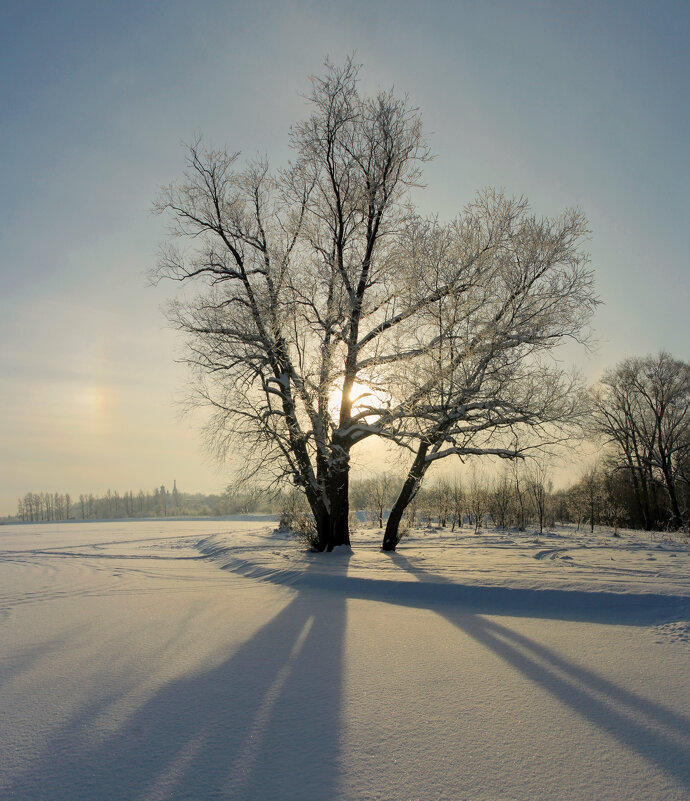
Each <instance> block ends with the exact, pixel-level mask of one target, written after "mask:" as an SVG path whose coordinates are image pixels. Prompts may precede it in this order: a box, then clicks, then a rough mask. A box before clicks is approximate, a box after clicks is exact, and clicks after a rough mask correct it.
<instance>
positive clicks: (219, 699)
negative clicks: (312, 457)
mask: <svg viewBox="0 0 690 801" xmlns="http://www.w3.org/2000/svg"><path fill="white" fill-rule="evenodd" d="M340 571H342V572H343V573H345V572H346V571H347V560H339V564H338V565H337V566H336V572H340ZM325 600H326V601H327V602H324V601H325ZM344 631H345V597H344V596H342V597H341V596H338V597H332V596H328V598H327V599H324V596H323V593H321V592H320V591H318V590H306V591H304V590H303V591H300V592H298V594H297V595H296V596H295V597H294V598H293V599H292V600H291V601H289V602H288V604H287V606H286V607H285V608H284V609H283V610H282V611H281V612H279V613H278V614H277V615H276V616H275V617H274V618H273V619H272V620H270V621H269V622H268V623H267V624H266V625H264V626H263V627H262V628H261V629H259V630H258V631H257V632H256V634H254V636H253V637H252V638H251V639H250V640H249V641H247V642H246V643H245V644H244V645H243V646H241V647H240V648H239V649H238V650H237V651H236V652H235V653H233V655H232V656H231V657H230V658H229V659H227V660H226V661H225V662H223V663H222V664H221V665H219V666H218V667H216V668H214V669H212V670H210V671H208V672H205V673H200V674H197V675H187V676H185V677H184V678H181V679H178V680H176V681H172V682H170V683H168V684H166V685H165V686H164V687H163V688H162V689H160V690H159V691H158V692H157V694H155V695H154V696H153V697H152V698H151V699H150V700H148V701H147V702H146V703H144V705H143V706H141V707H140V708H139V709H138V710H137V711H136V712H135V713H134V714H133V715H132V716H131V717H130V718H128V719H127V721H126V722H125V723H124V724H123V725H122V727H121V728H120V729H118V730H117V731H116V732H115V733H114V734H112V735H110V736H109V737H108V738H107V739H105V741H103V742H102V743H100V744H98V745H97V746H94V745H93V744H90V743H89V742H88V738H87V736H86V735H85V732H87V731H88V728H89V725H90V724H91V722H92V721H93V720H94V719H96V718H97V716H98V715H99V714H101V713H102V712H103V710H104V709H106V708H107V707H108V704H109V703H110V701H111V700H112V699H103V698H101V699H99V700H98V702H96V703H94V704H92V705H91V707H90V708H86V709H83V710H82V711H81V712H80V713H79V715H77V716H74V717H73V718H72V719H71V720H69V721H68V722H67V723H66V724H65V725H64V726H63V727H62V728H61V730H59V731H58V732H57V733H55V734H54V735H53V737H52V738H51V740H50V742H49V743H48V744H47V745H46V747H45V749H44V751H43V753H42V754H41V755H40V757H39V758H38V759H36V760H35V761H33V762H32V764H31V766H30V767H29V769H28V770H27V771H26V772H25V773H24V774H23V775H21V776H19V777H18V778H17V779H16V780H15V781H14V782H13V783H12V784H11V785H10V787H9V788H8V790H9V792H8V797H9V798H11V799H17V800H20V799H21V801H29V800H30V801H40V800H41V799H46V801H48V800H49V801H80V799H84V801H86V800H87V799H88V801H95V799H99V801H135V800H136V801H158V800H159V799H160V801H163V800H164V799H165V800H166V801H170V800H172V799H175V801H183V799H184V800H185V801H212V799H232V801H242V800H243V799H246V800H247V801H262V800H263V799H271V801H275V799H280V801H291V800H294V801H311V799H314V801H316V800H317V799H318V801H322V799H328V798H334V797H337V794H338V790H337V783H338V779H339V775H340V743H341V729H342V726H341V696H342V681H343V678H342V666H343V641H344Z"/></svg>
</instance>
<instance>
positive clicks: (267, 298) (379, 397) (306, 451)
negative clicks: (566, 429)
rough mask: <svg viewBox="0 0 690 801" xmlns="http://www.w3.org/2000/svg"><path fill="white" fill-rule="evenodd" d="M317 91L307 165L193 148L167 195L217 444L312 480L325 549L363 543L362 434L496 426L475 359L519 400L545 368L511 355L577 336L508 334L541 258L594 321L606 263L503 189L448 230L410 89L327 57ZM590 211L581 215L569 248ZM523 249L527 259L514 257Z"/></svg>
mask: <svg viewBox="0 0 690 801" xmlns="http://www.w3.org/2000/svg"><path fill="white" fill-rule="evenodd" d="M307 100H308V102H309V105H310V113H309V115H308V116H307V118H306V120H305V121H303V122H301V123H299V124H298V125H296V126H295V127H294V128H293V129H292V132H291V146H292V148H293V151H294V154H295V158H294V161H293V162H292V163H291V164H289V165H288V166H287V167H286V168H284V169H282V170H272V169H271V168H270V167H269V165H268V163H267V162H265V161H264V160H258V161H253V162H251V161H250V162H249V163H247V164H246V165H245V166H244V167H241V166H240V164H241V162H240V159H239V156H238V154H229V153H227V152H226V151H217V150H208V149H206V148H205V147H204V146H203V145H202V143H201V141H200V140H197V141H195V142H194V143H193V144H192V145H191V147H190V148H189V151H188V160H187V170H186V172H185V175H184V177H183V179H182V180H180V181H179V182H177V183H175V184H172V185H170V186H169V187H167V188H165V189H164V190H162V192H161V194H160V196H159V198H158V200H157V203H156V208H157V209H158V210H159V211H161V212H165V213H167V214H168V215H169V216H170V217H171V219H172V233H173V235H174V236H173V239H172V240H171V241H172V243H173V244H170V245H169V246H168V247H167V248H165V250H164V251H163V252H162V254H161V259H160V262H159V265H158V268H157V276H159V277H163V276H166V277H169V278H172V279H175V280H178V281H182V282H193V281H196V282H200V283H201V285H202V286H203V287H204V289H203V290H202V292H201V294H200V295H199V296H198V297H196V298H194V299H193V300H191V301H190V300H187V301H184V302H182V301H180V302H177V303H175V304H173V305H172V306H171V309H170V316H171V319H172V320H173V322H174V323H175V324H176V325H177V326H178V327H179V328H180V329H181V330H182V331H183V332H185V333H186V334H187V338H188V344H189V347H188V354H187V358H188V361H189V362H190V364H191V365H192V367H193V368H194V370H195V372H196V379H197V380H196V387H197V392H198V397H199V399H200V400H201V402H203V403H205V404H208V405H209V406H210V407H211V408H212V410H213V416H212V420H211V423H210V425H209V437H210V440H211V442H212V443H213V446H214V447H215V448H216V449H217V450H218V451H219V452H220V453H225V452H227V451H228V449H229V448H237V449H239V450H241V451H242V452H243V453H244V454H245V455H246V456H247V458H248V461H249V462H250V463H251V464H252V465H253V467H254V468H255V469H257V470H263V471H269V472H272V473H273V475H274V476H275V477H276V479H278V480H279V479H284V478H285V477H289V478H290V479H291V480H292V481H293V483H294V484H295V485H297V486H299V487H300V488H302V489H303V490H304V492H305V495H306V497H307V500H308V502H309V505H310V508H311V510H312V512H313V515H314V518H315V521H316V530H317V539H316V542H315V547H316V548H317V549H320V550H330V549H331V548H333V547H334V546H337V545H341V544H349V530H348V491H349V468H350V454H351V451H352V448H353V447H354V446H355V445H356V444H357V443H359V442H362V441H363V440H365V439H366V438H368V437H371V436H381V437H385V438H388V439H390V440H393V441H395V442H398V443H401V444H407V445H408V447H413V448H414V447H417V444H418V443H419V442H422V441H424V442H426V441H427V440H429V438H428V436H426V435H425V434H421V435H420V431H424V430H426V429H425V426H426V427H427V428H428V426H429V425H431V426H432V428H433V427H434V426H438V425H439V421H436V422H434V420H433V419H432V418H433V415H435V414H437V410H438V409H443V411H442V412H441V413H442V415H443V416H444V417H443V419H444V420H445V418H446V417H448V416H449V415H450V418H452V420H453V424H452V425H447V424H446V423H445V422H443V423H441V428H442V430H443V437H442V438H441V439H438V438H437V439H436V440H434V441H429V444H428V445H427V448H431V449H432V450H433V449H434V448H435V449H436V450H435V451H434V452H435V453H437V452H438V448H439V447H440V445H438V447H437V443H441V441H442V442H443V443H445V444H449V443H450V445H449V446H450V447H457V446H456V445H454V444H453V440H452V437H456V439H457V437H461V436H464V435H465V433H466V432H465V429H464V428H462V427H458V425H459V422H458V421H460V420H461V419H465V421H470V422H471V423H472V424H473V425H475V426H478V425H479V423H478V420H479V418H478V417H476V416H474V417H473V416H471V415H470V412H471V411H476V412H477V414H479V411H480V405H479V401H478V397H477V395H476V393H472V392H466V395H467V397H466V398H465V399H464V400H462V399H461V391H460V389H459V387H460V385H462V386H463V387H466V386H468V381H469V382H470V385H471V386H474V384H473V383H472V382H473V381H475V379H472V378H471V374H472V373H473V371H474V372H476V373H477V375H479V374H482V376H484V377H483V379H482V381H483V383H482V386H485V387H488V386H489V383H488V382H487V379H486V377H485V376H486V375H487V374H492V375H494V376H495V379H494V380H495V381H498V382H499V384H500V385H501V386H502V387H504V388H505V387H507V386H508V385H511V386H514V389H513V390H511V391H510V392H509V391H508V390H507V389H505V391H504V392H503V395H502V398H503V400H502V403H503V406H504V407H505V406H506V404H508V403H510V404H512V407H513V410H512V412H511V414H514V415H517V414H519V410H518V406H519V405H520V404H521V403H523V401H524V396H525V394H526V393H528V394H534V395H535V398H539V397H542V395H543V389H540V387H543V382H542V383H541V384H539V386H535V381H536V377H535V374H534V373H530V372H529V371H525V370H524V369H523V368H522V366H516V367H514V368H513V367H512V366H511V365H512V364H513V363H514V362H515V363H516V364H517V362H519V365H522V361H521V360H518V359H516V355H517V354H518V353H519V354H523V353H525V354H526V353H527V352H528V351H529V348H530V342H531V343H532V348H534V347H536V346H535V345H534V343H536V342H537V341H538V340H541V339H544V340H546V339H549V338H550V337H552V338H553V335H554V334H556V333H558V334H559V335H564V334H565V333H567V332H566V328H567V325H570V317H567V320H568V322H567V325H564V324H559V325H555V326H550V327H549V325H546V328H545V329H544V330H542V331H541V332H540V331H538V330H535V333H534V335H533V336H532V337H531V339H529V338H528V339H529V342H528V341H527V340H525V341H524V342H522V343H521V348H522V349H520V348H518V349H512V350H511V349H510V348H509V347H507V344H508V340H507V339H506V338H505V336H508V337H510V336H511V334H510V333H508V334H506V335H505V336H503V339H501V338H500V337H499V338H496V337H495V336H493V335H492V334H491V333H490V332H491V331H492V330H493V329H494V328H497V327H498V328H501V330H502V331H508V330H509V327H507V326H506V323H505V322H504V320H505V319H507V318H510V317H511V316H516V315H518V313H519V312H520V307H521V305H525V304H526V303H527V299H528V298H529V297H530V287H531V286H533V285H534V284H535V283H539V282H541V283H542V284H543V283H544V281H543V279H542V278H541V274H540V270H541V266H540V260H541V259H543V258H545V259H547V260H548V269H549V270H551V271H552V273H553V274H554V275H555V274H556V272H557V268H558V267H560V268H562V275H563V279H564V281H566V282H567V280H573V281H574V284H573V286H572V288H571V292H570V299H571V302H572V304H580V305H581V307H582V311H583V315H584V317H586V316H587V314H588V302H589V295H588V294H587V293H588V287H589V274H588V273H587V272H586V271H583V270H581V271H580V272H573V265H569V264H568V263H567V260H566V259H565V258H564V257H561V255H560V253H555V254H551V250H550V248H553V247H554V246H555V242H556V238H557V237H556V236H555V234H554V232H553V231H552V230H551V228H549V227H548V226H547V227H546V228H545V227H544V226H540V224H539V223H538V222H537V221H534V220H532V218H531V217H529V215H528V213H527V209H526V204H525V203H524V201H522V200H519V199H518V200H514V199H508V198H505V197H503V196H502V195H501V194H499V193H494V192H485V193H483V194H481V195H479V196H478V197H477V199H476V200H475V201H474V202H473V203H472V204H470V205H469V206H468V207H467V209H465V211H464V212H463V213H462V214H460V215H459V216H458V218H457V219H456V220H455V221H453V222H452V223H451V224H449V225H444V226H441V225H439V224H438V223H437V222H435V221H434V220H423V219H421V218H420V217H419V216H418V214H416V212H415V211H414V209H413V208H412V207H411V205H410V199H409V190H410V189H411V188H412V187H414V186H416V185H417V184H418V182H419V177H420V167H421V165H422V163H423V162H424V161H425V160H426V159H427V158H428V157H429V151H428V147H427V144H426V141H425V138H424V135H423V132H422V126H421V121H420V118H419V115H418V113H417V111H416V110H415V109H414V108H412V107H411V106H410V105H409V103H408V101H407V100H406V99H405V98H400V97H398V96H396V95H395V94H394V93H393V92H392V91H382V92H379V93H378V94H376V95H375V96H373V97H363V96H362V95H361V94H360V92H359V88H358V68H357V66H356V65H354V64H353V63H352V62H351V61H347V62H346V63H345V64H344V65H343V66H340V67H337V66H333V65H331V64H328V63H327V65H326V72H325V75H324V76H323V77H320V78H314V79H312V89H311V93H310V95H309V96H308V98H307ZM549 225H552V224H551V223H549ZM583 225H584V223H583V220H582V219H581V216H580V215H578V214H569V215H565V216H564V218H563V221H562V229H563V230H562V240H563V247H564V248H565V249H566V250H568V249H570V250H568V252H569V253H570V251H571V250H572V248H574V246H575V242H576V241H577V240H579V238H580V237H581V236H582V234H583V233H584V227H583ZM542 239H543V240H544V241H542ZM178 243H179V244H178ZM573 258H575V257H573ZM523 259H524V260H525V261H526V263H527V264H528V265H529V269H528V272H527V273H520V272H519V271H518V272H515V271H513V272H512V273H511V271H510V270H507V269H506V268H505V265H506V263H507V262H510V261H511V260H512V262H515V261H517V260H523ZM576 261H577V260H576ZM580 266H581V264H580V261H577V269H580ZM511 281H513V282H514V284H511V283H510V282H511ZM501 282H503V284H501ZM523 283H524V284H526V285H525V286H523ZM499 286H500V292H499V300H498V301H497V300H496V298H495V297H494V293H495V290H496V289H497V288H498V287H499ZM551 286H552V289H553V291H554V293H556V294H557V295H558V297H556V296H554V299H553V303H552V306H551V308H549V307H548V304H547V303H546V301H545V307H544V308H542V309H540V310H536V309H535V310H534V311H533V312H530V311H529V309H527V310H526V311H525V312H524V313H523V314H522V317H521V318H520V319H521V320H522V321H523V322H522V324H523V329H524V330H526V327H529V319H530V315H532V316H533V318H534V325H535V327H536V328H538V326H544V325H545V320H546V319H547V318H549V315H551V316H553V317H554V318H555V317H556V316H557V315H558V314H561V315H562V314H563V312H564V308H565V304H566V300H567V297H568V292H567V287H566V286H565V284H563V285H561V284H559V283H558V282H557V281H556V282H555V283H552V285H551ZM563 295H565V296H566V299H563V298H562V297H561V296H563ZM537 311H538V313H537ZM477 324H478V325H480V329H481V330H480V329H477V331H476V332H475V333H474V334H473V333H472V329H473V328H474V327H475V325H477ZM491 343H495V344H494V345H492V344H491ZM492 347H493V348H495V350H496V352H497V353H498V351H501V353H503V354H504V355H503V356H502V357H500V358H502V359H503V361H504V362H505V364H504V368H503V370H502V372H500V376H499V373H498V371H497V370H495V369H494V367H495V365H497V364H498V361H497V360H496V358H497V357H494V356H492V358H491V359H489V360H487V359H486V358H485V357H484V356H482V355H481V354H483V353H485V351H486V349H487V348H492ZM461 350H462V352H463V354H464V355H463V356H462V358H461V357H460V355H459V354H460V351H461ZM482 365H484V366H482ZM461 374H462V375H463V378H462V379H460V378H459V376H460V375H461ZM540 375H541V374H540ZM549 386H550V387H551V388H553V386H554V385H553V382H552V383H551V384H550V385H549ZM482 402H483V403H485V402H484V401H482ZM535 402H536V403H537V405H538V401H535ZM468 404H469V406H468ZM485 405H486V404H485ZM523 405H524V403H523ZM466 407H467V408H466ZM460 408H462V409H463V410H464V411H463V414H464V417H463V414H460ZM486 413H487V414H488V413H489V412H488V411H487V412H486ZM480 428H481V426H480ZM479 436H480V433H479V430H478V431H477V432H475V438H476V437H479ZM425 437H426V438H425Z"/></svg>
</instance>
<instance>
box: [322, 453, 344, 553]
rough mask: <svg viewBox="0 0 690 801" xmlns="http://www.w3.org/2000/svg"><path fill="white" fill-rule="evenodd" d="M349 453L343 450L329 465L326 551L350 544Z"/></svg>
mask: <svg viewBox="0 0 690 801" xmlns="http://www.w3.org/2000/svg"><path fill="white" fill-rule="evenodd" d="M349 479H350V454H349V453H347V452H346V451H344V450H343V453H342V454H341V455H340V456H339V458H337V459H335V460H334V462H333V465H332V466H331V474H330V477H329V482H328V498H329V501H330V506H331V512H330V532H329V541H328V544H327V547H326V550H327V551H332V550H333V548H335V547H337V546H338V545H348V546H349V545H350V500H349V494H350V480H349Z"/></svg>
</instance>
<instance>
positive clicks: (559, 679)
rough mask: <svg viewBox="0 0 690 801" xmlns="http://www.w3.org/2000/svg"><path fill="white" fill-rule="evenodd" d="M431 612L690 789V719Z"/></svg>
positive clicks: (491, 624)
mask: <svg viewBox="0 0 690 801" xmlns="http://www.w3.org/2000/svg"><path fill="white" fill-rule="evenodd" d="M391 558H392V559H394V561H395V563H396V564H397V565H399V566H400V567H401V568H402V569H404V570H406V571H408V572H409V573H412V574H413V575H415V576H416V577H418V578H419V577H420V576H426V578H427V579H433V581H434V582H437V583H441V584H444V583H447V580H446V579H445V578H444V577H442V576H437V575H435V574H432V573H430V572H429V571H426V570H425V569H424V568H422V567H421V566H420V565H418V564H415V563H414V562H413V561H411V560H410V559H408V558H407V557H405V556H403V555H402V554H400V553H397V552H396V553H395V554H391ZM433 609H434V611H435V612H437V613H438V614H439V615H441V616H442V617H444V618H445V619H446V620H448V621H449V622H450V623H452V624H453V625H454V626H456V627H457V628H458V629H460V630H461V631H464V632H465V633H466V634H468V635H470V636H471V637H472V638H473V639H475V640H476V641H477V642H479V643H481V644H482V645H484V646H485V647H486V648H488V649H490V650H491V651H493V652H494V653H495V654H496V655H497V656H499V657H501V659H503V660H504V661H505V662H506V663H508V664H510V665H511V666H512V667H514V668H515V669H516V670H518V671H519V672H520V673H522V674H523V675H524V676H526V677H527V678H528V679H530V680H531V681H533V682H534V683H535V684H538V685H539V686H540V687H541V688H543V689H544V690H546V691H547V692H548V693H549V694H551V695H552V696H553V697H554V698H556V699H557V700H558V701H560V702H561V703H563V704H564V705H566V706H567V707H569V708H570V709H571V710H573V711H574V712H576V713H577V714H578V715H580V716H581V717H582V718H584V719H586V720H587V721H589V722H590V723H592V724H594V725H595V726H597V727H598V728H599V729H601V730H602V731H604V732H606V733H607V734H608V735H610V736H611V737H613V738H614V739H616V740H617V741H618V742H620V743H621V744H623V745H624V746H626V747H627V748H629V749H631V750H633V751H635V752H637V753H638V754H639V755H640V756H642V757H644V758H645V759H646V760H647V761H649V762H650V763H652V764H654V765H656V766H657V767H658V768H660V769H661V770H663V771H664V772H665V773H667V774H668V775H670V776H672V777H673V778H674V779H676V780H677V781H679V782H680V783H682V784H683V785H685V786H688V787H690V761H689V759H688V758H689V757H690V718H688V717H687V716H685V715H682V714H680V713H678V712H674V711H673V710H671V709H668V708H667V707H665V706H663V705H661V704H658V703H656V702H653V701H649V700H648V699H646V698H642V697H640V696H638V695H636V694H635V693H632V692H630V691H628V690H625V689H622V688H621V687H618V686H617V685H616V684H614V683H613V682H612V681H610V680H608V679H606V678H603V677H602V676H599V675H598V674H596V673H595V672H594V671H592V670H588V669H586V668H583V667H580V666H577V665H574V664H572V663H570V662H568V661H567V660H565V659H564V658H563V657H562V656H560V655H559V654H557V653H556V652H554V651H552V650H551V649H549V648H547V647H545V646H544V645H541V644H540V643H538V642H536V641H534V640H532V639H530V638H529V637H526V636H525V635H523V634H519V633H518V632H515V631H513V630H512V629H510V628H508V627H507V626H504V625H501V624H499V623H496V622H495V621H491V620H488V619H486V618H484V617H482V616H481V615H477V614H467V612H465V613H462V612H461V611H460V610H458V609H457V608H449V607H448V606H445V605H434V606H433ZM660 729H663V730H664V731H660Z"/></svg>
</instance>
